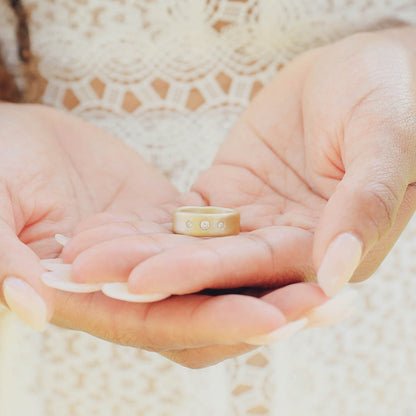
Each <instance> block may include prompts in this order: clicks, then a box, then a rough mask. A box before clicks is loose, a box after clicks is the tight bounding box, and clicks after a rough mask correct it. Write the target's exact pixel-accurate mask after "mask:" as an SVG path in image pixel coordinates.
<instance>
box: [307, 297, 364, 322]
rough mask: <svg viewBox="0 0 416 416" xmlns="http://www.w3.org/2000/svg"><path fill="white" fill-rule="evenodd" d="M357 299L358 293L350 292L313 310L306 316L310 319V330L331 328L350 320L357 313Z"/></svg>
mask: <svg viewBox="0 0 416 416" xmlns="http://www.w3.org/2000/svg"><path fill="white" fill-rule="evenodd" d="M357 298H358V295H357V293H356V292H355V291H354V290H349V291H347V292H345V293H342V294H340V295H338V296H335V297H334V298H332V299H330V300H328V301H327V302H325V303H324V304H322V305H320V306H317V307H316V308H313V309H311V310H310V311H309V312H308V313H306V314H305V317H306V318H308V328H318V327H325V326H331V325H335V324H337V323H339V322H342V321H344V320H345V319H347V318H349V317H350V316H352V315H353V314H354V313H355V312H356V311H357V307H356V306H355V303H356V301H357Z"/></svg>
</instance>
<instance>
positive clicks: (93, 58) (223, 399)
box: [0, 0, 416, 416]
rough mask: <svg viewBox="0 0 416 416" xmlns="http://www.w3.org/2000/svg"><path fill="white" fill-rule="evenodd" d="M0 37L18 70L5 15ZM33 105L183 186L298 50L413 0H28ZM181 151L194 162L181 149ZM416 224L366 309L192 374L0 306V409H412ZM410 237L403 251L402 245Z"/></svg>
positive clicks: (179, 412) (407, 414) (291, 415)
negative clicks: (122, 146) (83, 125)
mask: <svg viewBox="0 0 416 416" xmlns="http://www.w3.org/2000/svg"><path fill="white" fill-rule="evenodd" d="M5 3H6V2H5V0H0V39H1V42H2V47H3V48H4V49H5V50H6V52H7V62H8V65H9V66H10V68H12V70H14V71H15V72H16V75H17V76H18V75H19V74H18V65H17V58H16V56H15V44H14V33H13V23H14V21H13V16H12V14H11V13H10V11H9V9H8V8H7V7H6V4H5ZM23 3H24V5H25V7H26V8H27V10H29V11H30V14H31V31H32V42H33V51H34V53H35V54H36V55H37V57H38V59H39V62H38V69H39V73H38V74H37V82H38V88H39V90H38V91H39V93H40V94H41V97H42V98H41V100H42V102H43V103H45V104H48V105H52V106H54V107H57V108H60V109H64V110H67V111H70V112H72V113H73V114H75V115H77V116H79V117H82V118H84V119H86V120H88V121H90V122H92V123H95V124H97V125H99V126H101V127H103V128H104V129H107V130H109V131H110V132H112V133H114V134H115V135H117V136H118V137H120V139H122V140H124V141H125V142H127V143H128V144H129V145H131V146H132V147H133V148H134V149H136V150H137V151H138V152H140V153H141V154H142V155H144V156H145V157H146V158H147V159H148V160H149V161H151V162H152V163H154V164H155V165H157V166H158V167H159V168H160V169H161V170H162V171H163V172H165V173H166V174H167V175H168V176H169V177H170V178H171V180H172V181H173V182H174V183H175V185H177V186H178V187H179V188H180V189H181V190H185V189H186V188H187V187H188V186H189V185H190V184H191V183H192V181H193V180H194V179H195V177H196V176H197V174H198V172H199V171H200V170H201V169H203V168H205V167H208V166H209V164H210V163H211V161H212V158H213V156H214V154H215V152H216V150H217V148H218V146H219V145H220V144H221V142H222V140H223V139H224V138H225V136H226V134H227V131H228V130H229V129H230V127H231V125H232V124H233V122H234V121H235V120H236V118H237V116H238V115H239V113H240V112H241V111H242V110H243V109H244V108H245V107H246V106H247V105H248V103H249V102H250V100H251V99H252V97H253V96H254V95H255V94H256V93H257V92H258V91H259V89H260V88H261V87H262V86H263V85H265V84H267V83H268V82H269V81H270V80H271V79H272V78H273V77H274V76H275V74H276V73H277V72H278V71H279V70H280V69H281V68H282V67H283V66H284V65H285V64H286V63H288V62H289V61H290V60H292V59H293V58H294V57H295V56H297V55H298V54H300V53H302V52H303V51H305V50H307V49H310V48H312V47H315V46H319V45H322V44H326V43H329V42H331V41H334V40H336V39H339V38H341V37H343V36H346V35H349V34H351V33H354V32H358V31H363V30H375V29H378V28H382V27H391V26H396V25H400V24H404V23H411V24H416V1H411V0H313V1H311V0H246V1H244V0H107V1H102V0H42V1H36V0H26V1H24V2H23ZM190 155H192V157H189V156H190ZM414 241H416V221H413V222H411V223H410V225H409V226H408V228H407V229H406V231H405V232H404V234H403V236H402V237H401V239H400V241H399V243H398V244H397V245H396V246H395V248H394V249H393V251H392V252H391V254H390V255H389V256H388V258H387V259H386V260H385V262H384V263H383V265H382V266H381V268H380V269H379V270H378V272H377V273H376V276H375V277H373V278H372V279H370V280H369V281H368V282H366V283H365V284H363V285H361V286H360V291H361V293H362V296H363V298H364V300H365V301H364V302H363V311H362V313H359V314H357V316H356V317H354V318H352V319H350V320H349V321H347V322H346V323H344V324H342V325H339V326H337V327H335V328H327V329H313V330H308V331H304V332H302V333H300V334H299V335H296V336H295V337H294V338H293V339H289V340H286V341H283V342H281V343H279V344H278V345H276V346H271V347H264V348H260V349H258V350H256V351H253V352H251V353H249V354H247V355H244V356H241V357H239V358H237V359H233V360H228V361H226V362H224V363H221V364H219V365H216V366H214V367H211V368H207V369H203V370H189V369H185V368H182V367H181V366H179V365H176V364H173V363H171V362H169V361H167V360H166V359H164V358H162V357H160V356H158V355H156V354H154V353H148V352H143V351H139V350H136V349H132V348H127V347H121V346H117V345H112V344H110V343H106V342H104V341H101V340H98V339H95V338H93V337H91V336H89V335H87V334H84V333H78V332H71V331H67V330H62V329H59V328H56V327H53V326H49V328H48V329H47V331H46V332H45V333H42V334H40V333H37V332H35V331H32V330H30V329H28V328H26V327H24V325H23V324H20V322H18V320H17V318H15V317H14V316H12V315H11V314H10V313H8V312H6V311H2V312H0V313H1V315H0V325H1V332H0V334H1V342H0V415H2V416H3V415H4V416H58V415H59V416H86V415H88V416H93V415H100V416H120V415H122V416H130V415H137V416H141V415H146V416H208V415H209V416H242V415H272V416H315V415H319V416H326V415H328V416H329V415H331V416H333V415H342V416H361V415H363V416H364V415H366V416H368V415H370V414H374V415H377V416H384V415H386V416H387V415H388V416H391V415H400V416H415V415H416V401H415V387H416V352H415V347H416V331H415V328H416V296H415V295H414V294H415V293H416V279H415V276H414V275H415V272H416V245H415V244H414ZM412 242H413V246H412Z"/></svg>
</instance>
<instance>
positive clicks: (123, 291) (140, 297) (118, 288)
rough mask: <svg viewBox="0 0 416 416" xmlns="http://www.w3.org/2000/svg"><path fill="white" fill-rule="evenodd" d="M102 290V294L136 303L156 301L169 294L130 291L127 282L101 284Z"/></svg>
mask: <svg viewBox="0 0 416 416" xmlns="http://www.w3.org/2000/svg"><path fill="white" fill-rule="evenodd" d="M102 291H103V293H104V295H106V296H108V297H110V298H113V299H118V300H124V301H125V302H136V303H151V302H158V301H159V300H162V299H166V298H168V297H169V296H171V295H170V294H167V293H149V294H139V293H131V292H130V291H129V289H128V285H127V283H106V284H105V285H104V286H103V288H102Z"/></svg>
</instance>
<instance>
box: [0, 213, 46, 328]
mask: <svg viewBox="0 0 416 416" xmlns="http://www.w3.org/2000/svg"><path fill="white" fill-rule="evenodd" d="M0 236H1V237H0V271H1V275H0V285H1V287H2V292H1V293H2V301H3V303H5V304H6V305H7V306H8V307H9V308H10V309H11V310H12V311H13V312H14V313H15V314H16V315H17V316H18V317H19V318H20V319H21V320H22V321H23V322H25V323H26V324H27V325H29V326H31V327H32V328H35V329H37V330H43V329H44V328H45V325H46V323H47V322H48V321H49V319H50V317H51V316H52V313H53V308H54V291H53V290H52V289H50V288H48V287H46V286H45V285H44V284H43V283H42V282H41V280H40V275H41V274H42V272H43V271H44V269H43V267H42V265H41V264H40V259H39V257H38V256H37V255H36V254H35V253H34V252H33V251H32V250H31V249H30V248H29V247H28V246H26V245H25V244H23V243H22V242H21V241H20V240H19V238H18V237H17V236H16V233H15V231H14V230H13V229H12V228H11V227H10V226H9V225H8V224H7V223H6V222H4V221H3V220H0Z"/></svg>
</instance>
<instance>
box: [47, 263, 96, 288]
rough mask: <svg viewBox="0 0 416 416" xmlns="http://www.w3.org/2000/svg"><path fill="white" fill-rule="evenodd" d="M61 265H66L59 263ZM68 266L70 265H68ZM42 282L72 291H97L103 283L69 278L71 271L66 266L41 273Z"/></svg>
mask: <svg viewBox="0 0 416 416" xmlns="http://www.w3.org/2000/svg"><path fill="white" fill-rule="evenodd" d="M61 266H67V265H66V264H65V265H61ZM68 266H70V265H68ZM40 278H41V280H42V282H43V283H44V284H45V285H46V286H49V287H52V288H54V289H58V290H62V291H63V292H72V293H92V292H98V291H100V290H101V288H102V287H103V283H76V282H73V281H72V280H71V272H70V270H69V271H68V269H67V268H65V269H64V270H55V271H53V272H47V273H43V274H42V275H41V277H40Z"/></svg>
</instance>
